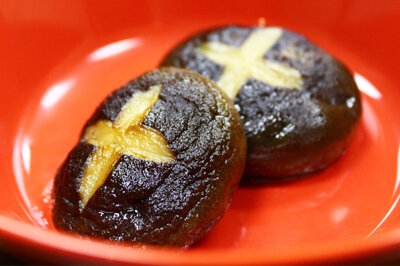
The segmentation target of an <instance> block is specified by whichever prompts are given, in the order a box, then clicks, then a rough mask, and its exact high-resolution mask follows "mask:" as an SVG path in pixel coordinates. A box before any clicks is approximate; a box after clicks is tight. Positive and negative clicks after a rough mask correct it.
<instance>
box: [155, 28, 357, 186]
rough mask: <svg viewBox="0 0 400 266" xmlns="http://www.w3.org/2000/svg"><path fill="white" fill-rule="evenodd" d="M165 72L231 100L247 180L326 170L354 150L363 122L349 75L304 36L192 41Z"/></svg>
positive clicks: (275, 32) (221, 36)
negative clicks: (184, 75) (243, 141)
mask: <svg viewBox="0 0 400 266" xmlns="http://www.w3.org/2000/svg"><path fill="white" fill-rule="evenodd" d="M162 65H171V66H178V67H184V68H189V69H192V70H194V71H196V72H198V73H200V74H202V75H204V76H206V77H209V78H211V79H213V80H214V81H215V82H216V83H217V84H218V85H219V86H220V87H221V89H222V90H224V91H225V93H226V94H227V95H229V96H230V97H231V98H232V99H233V101H234V103H235V106H236V107H237V109H238V111H239V113H240V117H241V119H242V121H243V124H244V128H245V132H246V137H247V141H248V143H247V147H248V151H247V162H246V169H245V174H246V178H247V180H257V179H260V180H265V179H266V178H267V179H268V178H285V177H290V176H296V175H303V174H306V173H310V172H314V171H317V170H320V169H323V168H325V167H327V166H328V165H330V164H331V163H332V162H334V161H335V160H336V159H337V158H339V157H340V155H341V154H342V153H343V152H344V151H345V149H346V147H347V146H348V145H349V143H350V142H351V140H352V138H353V135H354V132H355V128H356V125H357V123H358V121H359V120H360V116H361V101H360V94H359V91H358V88H357V86H356V84H355V82H354V80H353V77H352V75H351V73H350V72H349V70H348V69H347V68H346V67H345V66H344V65H343V64H342V63H340V62H339V61H337V60H336V59H334V58H333V57H332V56H330V55H329V54H328V53H326V52H325V51H323V50H322V49H320V48H318V47H317V46H316V45H314V44H312V43H311V42H310V41H308V40H307V39H306V38H304V37H303V36H301V35H299V34H296V33H293V32H290V31H288V30H285V29H282V28H278V27H266V28H264V27H238V26H228V27H222V28H217V29H213V30H209V31H205V32H202V33H199V34H196V35H194V36H192V37H190V38H189V39H188V40H186V41H184V42H182V44H180V45H179V46H177V47H176V48H174V49H173V50H172V51H171V52H170V53H169V54H168V55H167V56H166V58H165V59H164V61H163V62H162Z"/></svg>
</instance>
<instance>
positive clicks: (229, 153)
mask: <svg viewBox="0 0 400 266" xmlns="http://www.w3.org/2000/svg"><path fill="white" fill-rule="evenodd" d="M156 84H160V85H161V86H162V90H161V92H160V95H159V99H158V100H157V101H156V103H155V104H154V106H153V107H152V108H151V110H150V112H149V113H148V114H147V116H146V118H145V119H144V121H143V122H142V125H143V126H147V127H151V128H153V129H155V130H157V131H159V132H160V133H161V134H162V135H163V136H164V137H165V139H166V142H167V143H168V146H169V148H170V149H171V150H172V152H173V154H174V156H175V160H174V161H173V162H168V163H163V162H153V161H149V160H144V159H140V158H135V157H132V156H127V155H122V156H121V157H120V158H119V160H118V162H117V163H116V164H115V166H114V167H113V169H112V171H111V172H110V174H109V175H108V177H107V179H106V180H105V182H104V184H103V185H102V186H101V187H100V188H98V190H97V191H96V192H95V193H94V195H93V196H92V197H91V198H90V200H89V201H88V203H87V204H86V206H82V202H81V198H80V195H79V186H80V184H81V181H82V180H81V179H82V175H83V172H84V168H85V167H86V166H87V164H88V161H89V157H90V155H91V154H93V152H94V151H95V150H96V147H95V146H93V145H89V144H87V143H85V142H84V141H83V140H82V139H81V140H80V142H79V143H78V144H77V146H76V147H75V148H74V149H73V150H72V151H71V153H70V154H69V155H68V158H67V159H66V161H65V162H64V164H63V165H62V166H61V168H60V169H59V171H58V173H57V176H56V179H55V185H54V191H53V197H54V199H55V206H54V209H53V221H54V224H55V226H56V227H57V228H59V229H64V230H68V231H73V232H77V233H80V234H85V235H89V236H94V237H102V238H106V239H111V240H118V241H126V242H137V243H146V244H155V245H171V246H189V245H191V244H192V243H194V242H195V241H197V240H198V239H200V238H201V237H202V236H203V235H205V234H206V233H207V232H208V231H209V230H211V228H212V227H213V226H214V225H215V224H216V223H217V222H218V220H219V219H220V218H221V217H222V216H223V214H224V213H225V211H226V209H227V207H228V206H229V204H230V201H231V198H232V195H233V192H234V190H235V189H236V187H237V184H238V183H239V181H240V178H241V176H242V174H243V169H244V164H245V150H246V143H245V137H244V131H243V126H242V124H241V122H240V119H239V116H238V113H237V111H236V110H235V108H234V106H233V103H232V102H231V101H230V100H229V99H227V98H226V96H225V95H224V94H223V93H221V92H220V91H219V89H217V88H216V85H215V84H214V83H213V82H212V81H211V80H209V79H207V78H204V77H202V76H200V75H198V74H196V73H194V72H191V71H188V70H183V69H177V68H162V69H160V70H154V71H151V72H148V73H146V74H144V75H143V76H141V77H138V78H137V79H134V80H132V81H130V82H129V83H127V84H126V85H125V86H123V87H122V88H120V89H118V90H116V91H115V92H113V93H111V94H110V95H109V96H108V97H107V99H105V101H104V102H103V103H101V104H100V106H99V107H98V109H97V110H96V112H95V113H94V115H93V116H92V117H91V118H90V119H89V121H88V123H87V125H86V126H85V128H84V131H85V129H87V128H88V127H89V126H91V125H93V124H94V123H96V122H98V121H99V120H104V119H105V120H109V121H114V120H115V119H116V117H117V115H118V114H119V113H120V111H121V109H122V108H123V106H124V104H125V103H126V102H127V101H128V100H129V99H130V98H131V97H132V96H134V95H135V93H138V92H143V91H146V90H147V89H148V88H149V87H151V86H153V85H156ZM82 136H83V134H82Z"/></svg>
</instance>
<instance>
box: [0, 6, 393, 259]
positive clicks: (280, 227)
mask: <svg viewBox="0 0 400 266" xmlns="http://www.w3.org/2000/svg"><path fill="white" fill-rule="evenodd" d="M260 20H265V21H266V23H267V24H269V25H281V26H283V27H287V28H289V29H292V30H294V31H297V32H300V33H302V34H304V35H306V36H307V37H308V38H310V39H311V40H312V41H314V42H315V43H317V44H318V45H320V46H322V47H323V48H324V49H325V50H327V51H329V52H330V53H332V54H333V55H335V56H336V57H338V58H339V59H340V60H342V61H343V62H344V63H345V64H346V65H347V66H348V67H349V68H350V69H351V70H352V71H353V72H354V75H355V79H356V81H357V83H358V85H359V87H360V89H361V91H362V93H363V95H362V101H363V107H364V110H363V117H362V122H361V126H360V128H359V130H358V132H357V135H356V138H355V140H354V141H353V143H352V144H351V146H350V148H349V149H348V151H347V152H346V154H345V155H344V156H343V157H342V158H341V159H340V160H339V161H338V162H336V163H335V164H334V165H332V166H331V167H329V168H328V169H326V170H325V171H322V172H319V173H317V174H314V175H312V176H310V177H308V178H303V179H299V180H296V181H290V182H282V183H276V184H270V185H264V186H258V187H240V188H239V189H238V191H237V192H236V194H235V196H234V199H233V202H232V205H231V207H230V209H229V210H228V212H227V214H226V215H225V217H224V218H223V219H222V220H221V222H220V223H219V224H218V225H217V226H216V227H215V229H214V230H212V232H210V233H209V234H208V235H207V236H206V237H205V238H204V239H203V240H202V241H201V242H200V243H198V244H197V245H195V246H194V247H192V248H189V249H187V250H182V249H169V248H160V247H151V246H147V247H139V246H137V245H126V244H115V243H110V242H106V241H99V240H88V239H86V238H83V237H82V238H81V237H77V236H73V235H70V234H67V233H63V232H59V231H57V230H55V229H54V227H53V225H52V222H51V217H50V213H51V201H50V192H51V184H52V180H53V178H54V175H55V172H56V170H57V168H58V166H59V165H60V164H61V162H62V161H63V160H64V158H65V156H66V155H67V153H68V151H69V150H70V149H71V148H72V146H73V145H74V144H75V142H76V141H77V139H78V135H79V132H80V130H81V127H82V125H83V124H84V123H85V121H86V119H87V118H88V117H89V116H90V115H91V113H92V112H93V111H94V109H95V107H96V106H97V104H98V103H99V102H100V101H101V100H102V99H103V98H104V97H105V96H106V95H107V94H108V93H109V92H111V91H112V90H114V89H115V88H117V87H119V86H120V85H122V84H124V83H125V82H126V81H128V80H129V79H131V78H133V77H136V76H138V75H140V74H141V73H143V72H145V71H148V70H151V69H153V68H155V67H156V66H157V65H158V64H159V62H160V61H161V59H162V58H163V56H164V55H165V54H166V53H167V52H168V50H169V49H171V48H172V47H173V46H174V45H175V44H177V43H178V42H179V41H180V40H182V39H184V38H186V37H187V36H188V35H190V34H192V33H195V32H197V31H199V30H202V29H205V28H209V27H214V26H218V25H226V24H232V23H237V24H245V25H254V24H257V23H258V22H259V21H260ZM399 28H400V5H399V2H398V1H397V0H393V1H390V0H387V1H384V2H382V1H361V0H360V1H345V0H343V1H289V0H287V1H282V0H281V1H246V2H245V3H244V2H242V1H232V0H230V1H196V2H192V1H178V0H175V1H113V2H112V5H111V4H110V2H109V1H98V0H97V1H69V0H65V1H64V0H59V1H53V0H42V1H40V2H38V1H34V0H32V1H8V2H5V1H2V2H0V38H1V41H0V58H1V60H0V73H1V74H0V75H1V77H0V81H1V84H2V89H1V91H0V101H1V104H0V147H1V149H0V169H1V170H2V178H1V179H0V193H1V195H2V197H1V201H0V237H1V243H2V246H3V248H7V249H8V250H9V251H11V252H14V253H16V254H19V256H27V257H36V258H39V259H41V260H46V261H53V262H55V261H64V262H77V261H80V262H111V263H116V262H119V263H136V264H150V265H154V264H162V265H179V264H198V265H204V264H214V265H221V264H244V265H250V264H264V263H274V264H285V263H290V264H292V263H311V262H316V263H326V262H343V261H354V260H358V259H370V258H371V257H374V258H377V259H382V258H383V259H387V258H388V257H387V256H390V258H392V256H394V255H393V254H395V251H399V248H400V206H399V205H400V204H399V199H400V188H399V184H400V172H399V170H398V166H399V164H400V154H399V139H400V126H399V125H400V117H399V116H398V114H399V113H400V105H399V104H398V101H399V99H400V90H399V89H398V86H399V84H400V75H399V67H398V64H399V61H400V52H399V47H400V38H399V34H398V29H399ZM22 249H23V250H24V251H23V252H21V250H22ZM382 254H383V255H384V257H381V256H383V255H382Z"/></svg>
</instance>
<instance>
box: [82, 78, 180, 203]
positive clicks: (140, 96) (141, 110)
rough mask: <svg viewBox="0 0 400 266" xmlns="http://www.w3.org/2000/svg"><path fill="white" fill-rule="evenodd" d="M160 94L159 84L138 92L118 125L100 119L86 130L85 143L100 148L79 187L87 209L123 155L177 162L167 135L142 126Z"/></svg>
mask: <svg viewBox="0 0 400 266" xmlns="http://www.w3.org/2000/svg"><path fill="white" fill-rule="evenodd" d="M160 91H161V85H155V86H151V87H150V88H149V89H148V90H147V91H146V92H137V93H135V94H134V95H133V96H132V98H131V99H130V100H129V101H128V102H127V103H126V104H125V105H124V106H123V108H122V110H121V112H120V113H119V114H118V116H117V118H116V120H115V121H114V122H111V121H109V120H100V121H98V122H97V123H96V124H94V125H92V126H90V127H88V128H87V129H86V130H85V134H84V137H83V139H84V141H85V142H86V143H88V144H91V145H94V146H96V150H95V152H94V153H93V154H92V155H91V157H90V159H89V160H90V161H89V164H88V165H87V167H86V169H85V171H84V173H83V177H82V181H81V185H80V188H79V193H80V196H81V201H82V205H83V207H85V206H86V204H87V202H88V201H89V200H90V198H91V197H92V196H93V194H94V193H95V192H96V190H97V189H98V188H99V187H100V186H101V185H102V184H103V183H104V182H105V180H106V178H107V176H108V175H109V173H110V172H111V170H112V169H113V168H114V166H115V164H116V163H117V161H118V159H119V158H120V157H121V156H122V155H123V154H125V155H130V156H134V157H137V158H141V159H146V160H151V161H154V162H172V161H174V160H175V156H174V154H173V153H172V151H171V150H170V149H169V147H168V144H167V142H166V140H165V138H164V136H163V135H161V134H160V133H159V132H158V131H156V130H155V129H153V128H150V127H147V126H144V125H142V124H141V123H142V122H143V120H144V119H145V118H146V116H147V114H148V113H149V112H150V109H151V108H152V107H153V105H154V104H155V103H156V101H157V100H158V97H159V95H160Z"/></svg>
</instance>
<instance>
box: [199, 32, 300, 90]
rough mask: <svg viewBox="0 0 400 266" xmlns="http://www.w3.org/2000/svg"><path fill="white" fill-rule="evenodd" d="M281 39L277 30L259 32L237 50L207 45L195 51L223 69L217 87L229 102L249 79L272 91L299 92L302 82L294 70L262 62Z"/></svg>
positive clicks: (277, 64)
mask: <svg viewBox="0 0 400 266" xmlns="http://www.w3.org/2000/svg"><path fill="white" fill-rule="evenodd" d="M281 36H282V29H280V28H271V27H270V28H261V29H256V30H254V31H252V32H251V33H250V36H249V37H248V38H247V39H246V40H245V41H244V43H243V44H242V45H241V46H240V47H239V48H236V47H232V46H229V45H227V44H223V43H220V42H208V43H205V44H202V45H200V46H198V47H197V48H196V49H197V51H199V52H200V53H201V54H203V55H205V56H206V57H207V58H209V59H211V60H212V61H214V62H215V63H218V64H221V65H223V66H224V67H225V68H224V72H223V73H222V75H221V77H220V78H219V80H218V82H217V84H218V85H219V86H220V87H221V89H222V90H223V91H224V92H225V93H226V94H227V95H228V96H229V97H230V98H234V97H235V96H236V95H237V93H238V92H239V90H240V88H241V87H242V86H243V84H244V83H245V82H246V81H247V79H249V78H251V77H252V78H254V79H256V80H259V81H262V82H265V83H267V84H270V85H272V86H276V87H285V88H292V89H300V88H301V86H302V79H301V74H300V72H299V71H298V70H297V69H294V68H292V67H289V66H287V65H284V64H282V63H278V62H274V61H270V60H266V59H264V55H265V54H266V53H267V51H268V50H269V49H271V47H272V46H273V45H274V44H275V43H276V41H277V40H279V38H280V37H281Z"/></svg>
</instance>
